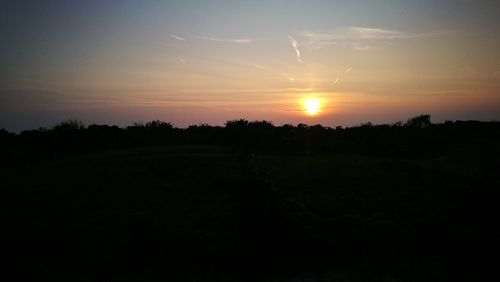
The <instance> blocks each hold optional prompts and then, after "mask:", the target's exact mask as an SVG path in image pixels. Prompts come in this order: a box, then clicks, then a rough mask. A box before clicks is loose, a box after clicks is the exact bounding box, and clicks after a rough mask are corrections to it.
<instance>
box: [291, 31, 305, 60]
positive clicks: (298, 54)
mask: <svg viewBox="0 0 500 282" xmlns="http://www.w3.org/2000/svg"><path fill="white" fill-rule="evenodd" d="M288 38H289V39H290V43H291V44H292V47H293V50H295V55H296V57H297V61H299V63H301V62H302V57H301V55H300V50H299V42H298V41H297V40H296V39H295V38H294V37H293V36H291V35H288Z"/></svg>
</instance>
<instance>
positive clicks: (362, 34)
mask: <svg viewBox="0 0 500 282" xmlns="http://www.w3.org/2000/svg"><path fill="white" fill-rule="evenodd" d="M441 34H444V32H428V33H411V32H404V31H398V30H391V29H384V28H378V27H359V26H348V27H342V28H336V29H334V30H332V31H330V32H321V31H319V32H318V31H304V32H302V33H300V34H299V36H300V37H302V38H303V39H304V44H305V45H307V46H308V47H312V48H323V47H326V46H336V45H343V46H350V47H351V48H353V49H354V50H358V51H366V50H370V49H373V48H375V46H376V45H377V44H381V43H383V42H388V41H394V40H405V39H412V38H421V37H428V36H436V35H441Z"/></svg>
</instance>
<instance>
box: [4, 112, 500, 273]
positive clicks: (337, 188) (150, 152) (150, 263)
mask: <svg viewBox="0 0 500 282" xmlns="http://www.w3.org/2000/svg"><path fill="white" fill-rule="evenodd" d="M498 144H500V123H499V122H478V121H447V122H445V123H442V124H433V123H431V117H430V116H429V115H420V116H416V117H413V118H410V119H408V121H406V122H405V123H403V122H397V123H394V124H390V125H385V124H384V125H376V124H371V123H365V124H361V125H359V126H354V127H345V128H344V127H335V128H330V127H324V126H322V125H305V124H299V125H288V124H287V125H281V126H276V125H273V124H272V123H270V122H268V121H248V120H243V119H240V120H232V121H228V122H227V123H226V124H225V126H210V125H207V124H200V125H193V126H189V127H188V128H176V127H174V126H173V125H172V124H171V123H168V122H162V121H151V122H148V123H145V124H134V125H131V126H128V127H126V128H121V127H117V126H109V125H88V126H85V125H84V124H83V123H82V122H80V121H78V120H69V121H65V122H62V123H60V124H58V125H56V126H54V127H53V128H51V129H38V130H29V131H23V132H21V133H19V134H14V133H10V132H8V131H6V130H3V129H2V130H0V147H1V150H2V151H1V154H0V155H1V156H2V158H1V160H2V161H1V169H0V187H2V188H1V189H2V197H1V200H0V201H1V202H0V206H1V207H2V211H1V212H2V214H3V217H2V221H1V229H0V232H1V234H2V253H3V254H2V255H3V256H4V258H7V261H8V264H6V265H5V266H6V268H7V269H10V271H11V272H13V273H15V274H16V275H17V277H19V279H24V280H26V279H27V280H37V281H39V280H46V281H73V280H79V281H95V280H97V281H101V280H105V281H122V280H127V281H135V280H138V281H139V280H140V281H207V280H208V281H235V280H236V281H240V280H244V281H248V280H263V279H271V280H266V281H301V279H303V280H304V281H331V280H333V281H456V280H457V279H462V280H463V279H467V280H469V281H484V280H485V279H486V278H487V277H488V278H489V279H491V277H490V276H492V275H496V260H491V259H490V256H494V255H497V254H498V253H499V251H500V248H499V243H498V241H499V240H498V235H500V226H499V224H498V219H497V215H498V214H500V206H499V205H498V201H499V200H500V198H499V196H500V193H499V190H498V187H500V180H499V179H500V178H498V176H497V174H498V168H499V167H500V146H499V145H498ZM493 280H494V279H493Z"/></svg>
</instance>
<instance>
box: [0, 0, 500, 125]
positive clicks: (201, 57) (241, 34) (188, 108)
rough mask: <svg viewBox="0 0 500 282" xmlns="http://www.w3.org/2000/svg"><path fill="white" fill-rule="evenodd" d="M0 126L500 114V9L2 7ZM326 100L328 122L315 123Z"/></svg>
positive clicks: (492, 5) (265, 4)
mask: <svg viewBox="0 0 500 282" xmlns="http://www.w3.org/2000/svg"><path fill="white" fill-rule="evenodd" d="M2 6H3V7H2V10H1V11H0V15H1V17H0V36H1V38H2V40H1V41H0V63H1V64H0V82H1V84H0V127H4V128H7V129H9V130H15V131H18V130H22V129H28V128H37V127H39V126H52V125H54V124H55V123H57V122H59V121H62V120H64V119H68V118H77V119H81V120H83V121H84V122H86V123H113V124H119V125H127V124H130V123H132V122H135V121H148V120H151V119H160V120H166V121H172V122H173V123H174V124H175V125H177V126H187V125H189V124H196V123H201V122H208V123H211V124H223V123H224V121H226V120H229V119H234V118H248V119H268V120H271V121H273V122H274V123H275V124H283V123H298V122H305V123H322V124H324V125H328V126H333V125H339V124H340V125H353V124H357V123H360V122H365V121H372V122H393V121H397V120H400V119H405V118H407V117H409V116H411V115H414V114H419V113H423V112H426V113H430V114H432V115H433V117H434V119H435V120H436V121H442V120H445V119H482V120H491V119H500V114H499V113H500V111H499V109H500V107H499V105H500V97H499V95H500V93H499V89H500V54H499V52H498V50H500V37H499V36H498V29H499V27H500V4H499V3H497V1H470V0H455V1H451V0H437V1H401V0H400V1H376V0H374V1H305V0H304V1H298V0H296V1H3V4H2ZM308 97H315V98H318V99H320V100H321V102H322V111H321V114H319V115H317V116H314V117H311V116H307V115H304V113H303V112H304V111H303V109H302V105H301V101H303V100H304V99H307V98H308Z"/></svg>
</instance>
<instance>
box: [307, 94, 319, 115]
mask: <svg viewBox="0 0 500 282" xmlns="http://www.w3.org/2000/svg"><path fill="white" fill-rule="evenodd" d="M320 106H321V103H320V101H319V99H316V98H309V99H306V100H305V101H304V107H305V112H306V113H307V114H308V115H310V116H314V115H316V114H317V113H319V111H320Z"/></svg>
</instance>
